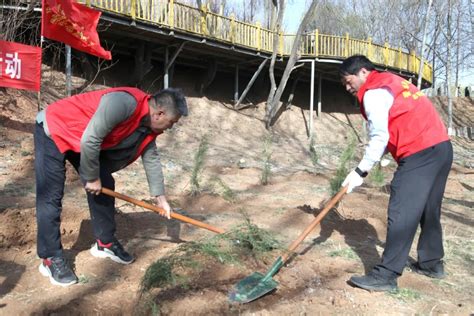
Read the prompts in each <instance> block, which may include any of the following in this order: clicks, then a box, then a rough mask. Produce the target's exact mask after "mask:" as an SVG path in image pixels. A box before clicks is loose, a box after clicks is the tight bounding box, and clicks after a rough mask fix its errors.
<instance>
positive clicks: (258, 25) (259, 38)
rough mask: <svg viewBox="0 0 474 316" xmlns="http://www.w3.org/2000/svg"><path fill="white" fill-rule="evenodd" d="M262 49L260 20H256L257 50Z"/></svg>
mask: <svg viewBox="0 0 474 316" xmlns="http://www.w3.org/2000/svg"><path fill="white" fill-rule="evenodd" d="M261 49H262V26H261V25H260V22H257V50H258V51H260V50H261Z"/></svg>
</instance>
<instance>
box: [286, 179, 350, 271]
mask: <svg viewBox="0 0 474 316" xmlns="http://www.w3.org/2000/svg"><path fill="white" fill-rule="evenodd" d="M346 191H347V186H346V187H343V188H342V189H340V190H339V192H337V194H336V195H335V196H334V197H333V198H332V199H331V200H330V201H329V202H328V204H326V206H325V207H324V209H323V210H322V211H321V213H319V214H318V216H316V218H315V219H314V220H313V221H312V222H311V224H310V225H309V226H308V227H307V228H306V229H305V230H304V232H302V233H301V235H299V236H298V238H297V239H296V240H295V241H294V242H293V243H292V244H291V245H290V247H288V251H287V252H286V253H285V254H284V255H283V256H282V257H281V258H282V261H283V262H285V261H286V259H288V257H289V256H290V255H291V254H292V253H293V251H294V250H295V249H296V248H297V247H298V246H299V245H300V244H301V242H302V241H303V240H304V239H305V238H306V236H308V235H309V233H310V232H311V231H312V230H313V229H314V228H315V227H316V225H318V224H319V222H321V221H322V219H323V218H324V216H326V214H327V213H328V212H329V211H330V210H331V209H332V208H333V206H334V205H336V203H337V202H339V200H340V199H342V197H343V195H344V194H345V193H346Z"/></svg>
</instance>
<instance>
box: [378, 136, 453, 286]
mask: <svg viewBox="0 0 474 316" xmlns="http://www.w3.org/2000/svg"><path fill="white" fill-rule="evenodd" d="M452 161H453V147H452V145H451V142H450V141H445V142H442V143H439V144H437V145H435V146H433V147H429V148H427V149H425V150H422V151H420V152H418V153H416V154H413V155H411V156H408V157H405V158H403V159H401V160H400V161H399V165H398V168H397V171H396V172H395V175H394V177H393V180H392V183H391V187H390V188H391V194H390V201H389V205H388V227H387V238H386V245H385V250H384V252H383V255H382V262H381V263H380V264H379V265H377V266H376V267H375V268H374V272H376V273H380V274H382V275H385V276H388V277H397V276H400V275H401V274H402V272H403V268H404V267H405V265H406V262H407V260H408V254H409V251H410V248H411V245H412V243H413V239H414V237H415V233H416V230H417V228H418V225H419V226H420V228H421V234H420V237H419V239H418V247H417V251H418V262H419V263H420V265H421V266H422V267H425V268H428V267H430V266H432V265H434V264H436V263H437V262H438V261H439V260H440V259H441V258H443V256H444V250H443V233H442V229H441V223H440V216H441V202H442V200H443V195H444V189H445V187H446V181H447V178H448V174H449V171H450V169H451V164H452Z"/></svg>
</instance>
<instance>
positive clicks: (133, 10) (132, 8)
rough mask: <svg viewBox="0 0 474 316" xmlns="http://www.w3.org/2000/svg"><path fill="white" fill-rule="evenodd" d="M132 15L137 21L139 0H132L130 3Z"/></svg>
mask: <svg viewBox="0 0 474 316" xmlns="http://www.w3.org/2000/svg"><path fill="white" fill-rule="evenodd" d="M130 6H131V7H130V15H131V16H132V20H133V21H135V18H136V15H137V10H136V8H137V0H132V1H131V3H130Z"/></svg>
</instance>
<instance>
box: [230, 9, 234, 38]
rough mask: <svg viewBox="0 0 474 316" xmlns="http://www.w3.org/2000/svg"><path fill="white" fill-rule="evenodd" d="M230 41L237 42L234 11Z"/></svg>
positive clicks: (231, 18)
mask: <svg viewBox="0 0 474 316" xmlns="http://www.w3.org/2000/svg"><path fill="white" fill-rule="evenodd" d="M230 42H231V43H232V44H234V43H235V15H234V13H231V14H230Z"/></svg>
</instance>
